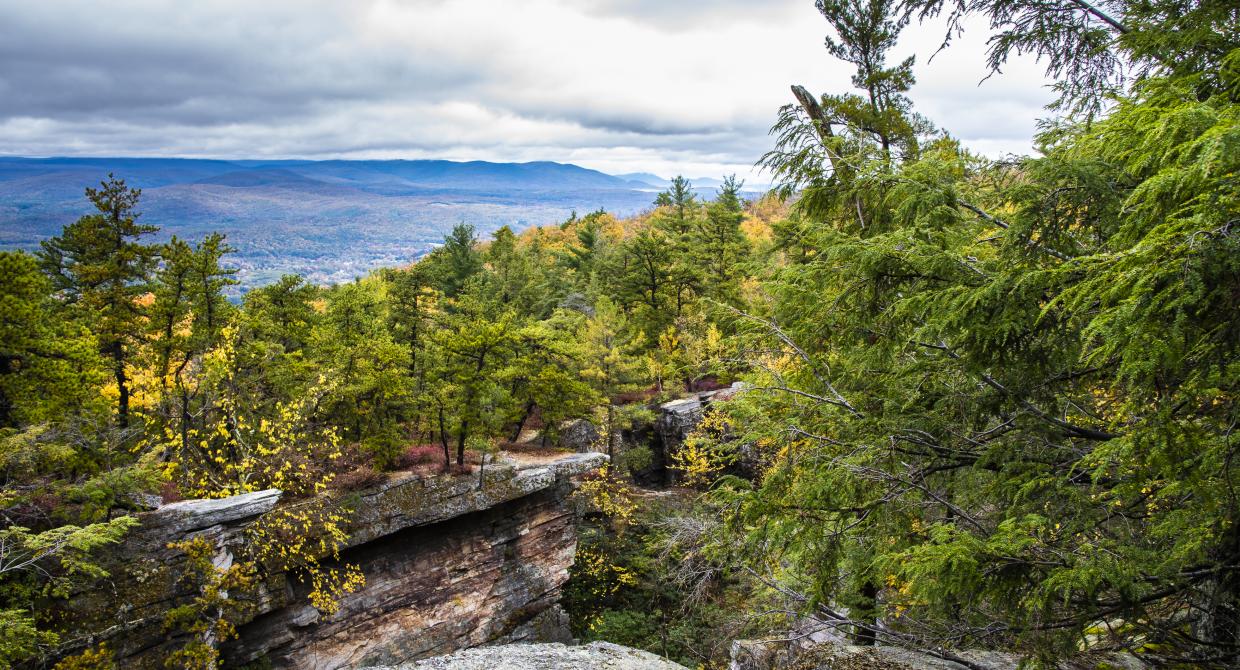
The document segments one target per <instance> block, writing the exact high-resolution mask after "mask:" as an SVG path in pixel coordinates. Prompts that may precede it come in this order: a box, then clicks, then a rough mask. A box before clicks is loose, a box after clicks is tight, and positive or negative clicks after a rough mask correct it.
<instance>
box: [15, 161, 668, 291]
mask: <svg viewBox="0 0 1240 670" xmlns="http://www.w3.org/2000/svg"><path fill="white" fill-rule="evenodd" d="M108 173H114V174H116V175H117V176H118V177H122V178H124V179H125V180H126V181H127V182H128V183H129V184H130V185H132V186H136V187H138V188H141V189H142V190H143V194H142V205H141V210H142V212H143V216H142V220H143V221H144V222H146V223H152V224H155V225H158V226H160V228H161V235H162V236H163V237H164V238H167V237H169V236H171V235H173V234H175V235H178V236H180V237H182V238H186V239H190V240H193V239H197V238H199V237H201V236H202V235H204V234H205V233H207V232H209V231H220V232H223V233H226V234H227V235H228V240H229V242H230V243H231V244H232V245H233V246H234V247H236V249H237V253H236V254H235V255H234V261H235V262H236V264H237V265H238V266H239V269H240V272H239V275H238V277H239V279H240V280H241V282H242V286H243V288H248V287H252V286H257V285H261V284H264V283H266V282H269V281H271V280H273V279H275V278H278V277H279V276H280V275H281V274H285V273H299V274H302V275H305V276H306V277H308V278H309V279H311V280H312V281H315V282H322V283H326V282H338V281H347V280H350V279H352V278H354V277H356V276H360V275H362V274H365V273H366V272H368V271H369V270H371V269H373V268H375V267H380V266H384V265H395V264H403V263H407V262H409V261H410V260H412V259H414V258H416V257H418V256H419V255H421V254H424V253H426V252H427V251H428V250H429V249H430V248H431V247H432V244H434V243H436V242H438V241H440V240H441V239H442V238H443V235H444V233H446V232H447V231H448V230H449V229H451V227H452V226H453V225H455V224H457V223H460V222H465V223H469V224H472V225H474V226H475V227H476V228H477V229H478V231H479V233H480V234H481V235H487V234H489V233H491V232H492V231H494V230H496V229H498V228H499V227H501V226H504V225H508V226H512V227H513V228H514V229H520V228H524V227H526V226H530V225H540V224H548V223H553V222H556V221H560V220H563V219H565V218H567V217H568V216H569V214H570V213H571V212H572V211H573V210H577V211H589V210H595V209H598V208H600V207H601V208H604V209H607V210H608V211H611V212H615V213H617V214H620V215H626V214H632V213H635V212H637V211H640V210H642V209H645V208H646V207H648V206H649V205H650V203H651V201H652V199H653V196H652V194H651V189H652V188H657V185H654V184H649V183H644V182H642V181H638V180H632V179H627V178H624V177H617V176H612V175H608V174H604V173H602V172H598V171H596V170H590V169H586V168H583V167H580V166H577V165H571V164H564V163H553V162H535V163H490V162H484V161H471V162H453V161H443V160H414V161H405V160H392V161H346V160H329V161H303V160H280V161H255V160H245V161H225V160H205V159H167V158H5V157H0V248H23V249H35V248H37V247H38V244H39V241H40V240H43V239H45V238H47V237H49V236H52V235H55V234H56V233H58V232H59V231H60V229H61V227H62V226H63V225H65V224H67V223H70V222H72V221H74V220H75V219H76V218H77V217H79V216H81V215H82V214H85V213H88V211H89V204H88V203H87V201H86V199H85V197H84V195H83V190H84V189H85V187H87V186H91V185H95V184H97V183H98V182H99V181H100V180H101V179H103V178H104V177H105V176H106V175H107V174H108ZM645 176H646V177H653V178H654V179H658V178H657V177H654V176H653V175H645Z"/></svg>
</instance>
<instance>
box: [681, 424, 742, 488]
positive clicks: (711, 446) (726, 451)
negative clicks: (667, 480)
mask: <svg viewBox="0 0 1240 670" xmlns="http://www.w3.org/2000/svg"><path fill="white" fill-rule="evenodd" d="M726 435H727V421H726V419H725V418H724V416H723V414H721V413H719V412H707V413H706V415H705V416H703V417H702V420H701V421H700V422H699V423H698V425H697V426H696V427H695V428H694V429H693V432H692V433H690V434H689V435H688V437H686V438H685V441H684V444H682V445H681V446H680V448H679V449H677V450H676V451H675V452H673V453H672V455H671V467H672V469H674V470H679V471H680V472H682V473H683V474H684V481H685V483H686V484H688V485H689V486H707V485H709V484H711V483H712V482H713V481H714V480H715V477H716V476H717V475H718V474H719V473H720V472H722V471H723V470H724V469H726V468H727V467H728V466H729V465H731V464H733V463H735V462H736V454H735V452H734V451H733V450H732V449H731V448H729V447H728V445H727V444H726V443H725V440H726Z"/></svg>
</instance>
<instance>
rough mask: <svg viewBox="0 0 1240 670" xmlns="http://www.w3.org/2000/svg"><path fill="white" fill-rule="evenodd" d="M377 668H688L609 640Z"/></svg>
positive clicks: (485, 650)
mask: <svg viewBox="0 0 1240 670" xmlns="http://www.w3.org/2000/svg"><path fill="white" fill-rule="evenodd" d="M374 670H687V669H686V668H685V666H683V665H680V664H678V663H673V662H671V661H669V660H667V659H665V658H662V657H660V656H655V655H654V654H651V653H650V652H646V651H638V650H637V649H630V648H628V647H622V646H620V645H618V644H611V643H610V642H591V643H590V644H587V645H582V646H580V647H569V646H566V645H563V644H558V643H552V644H501V645H496V646H491V647H476V648H474V649H466V650H464V651H458V652H456V653H455V654H449V655H447V656H436V657H435V658H428V659H425V660H422V661H417V662H414V663H405V664H403V665H398V666H390V667H388V668H386V669H382V668H375V669H374Z"/></svg>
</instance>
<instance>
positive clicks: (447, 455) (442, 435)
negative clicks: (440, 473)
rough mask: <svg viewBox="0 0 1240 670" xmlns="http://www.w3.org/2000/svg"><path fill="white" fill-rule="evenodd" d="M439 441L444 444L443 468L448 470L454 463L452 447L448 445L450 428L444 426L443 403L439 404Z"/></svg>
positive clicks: (445, 470)
mask: <svg viewBox="0 0 1240 670" xmlns="http://www.w3.org/2000/svg"><path fill="white" fill-rule="evenodd" d="M439 443H440V444H442V445H443V469H444V472H447V471H448V466H449V465H451V464H452V448H451V447H449V446H448V430H447V429H446V428H445V427H444V420H443V405H440V406H439Z"/></svg>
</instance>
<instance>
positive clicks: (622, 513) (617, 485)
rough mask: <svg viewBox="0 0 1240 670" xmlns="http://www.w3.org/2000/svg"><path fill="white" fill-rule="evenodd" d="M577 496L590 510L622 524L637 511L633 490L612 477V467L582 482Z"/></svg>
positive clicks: (606, 467)
mask: <svg viewBox="0 0 1240 670" xmlns="http://www.w3.org/2000/svg"><path fill="white" fill-rule="evenodd" d="M576 495H577V496H578V497H579V498H580V499H582V500H584V501H585V502H586V504H587V505H588V506H590V508H592V509H594V510H595V511H597V512H599V513H600V514H602V515H603V516H606V517H608V518H610V519H612V520H613V521H615V522H617V523H620V524H626V523H628V521H629V520H630V519H632V518H633V513H634V512H636V511H637V503H636V502H634V500H633V489H632V488H631V487H630V486H629V485H628V484H626V483H624V482H623V481H622V480H621V479H620V478H618V477H615V476H613V475H612V473H611V466H610V465H605V466H603V467H602V468H600V469H599V471H598V474H596V475H595V476H593V477H588V478H586V479H585V480H584V481H582V483H581V487H580V488H578V489H577V493H576Z"/></svg>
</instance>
